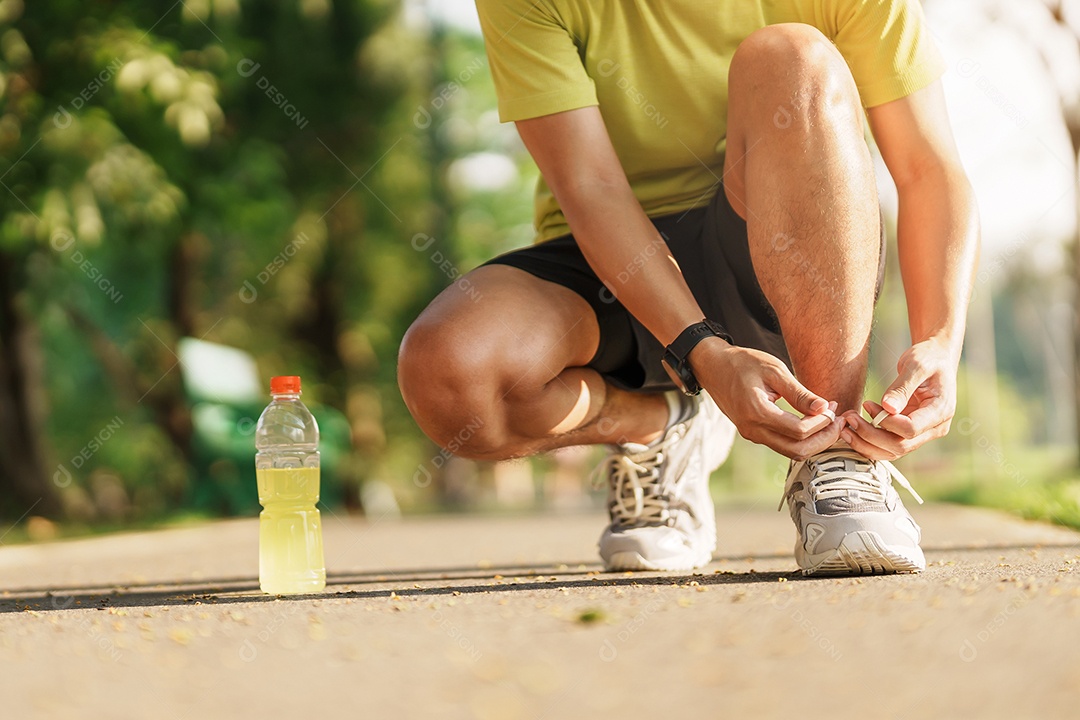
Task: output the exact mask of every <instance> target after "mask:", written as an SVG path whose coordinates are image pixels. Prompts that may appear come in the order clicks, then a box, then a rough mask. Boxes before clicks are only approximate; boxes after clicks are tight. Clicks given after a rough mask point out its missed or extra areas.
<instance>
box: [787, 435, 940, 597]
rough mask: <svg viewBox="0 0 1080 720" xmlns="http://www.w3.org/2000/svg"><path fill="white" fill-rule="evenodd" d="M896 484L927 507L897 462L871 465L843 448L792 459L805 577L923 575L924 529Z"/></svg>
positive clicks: (790, 492) (790, 486)
mask: <svg viewBox="0 0 1080 720" xmlns="http://www.w3.org/2000/svg"><path fill="white" fill-rule="evenodd" d="M893 480H896V482H898V483H899V484H900V485H901V486H902V487H904V488H905V489H907V491H908V492H910V493H911V495H912V497H914V498H915V499H916V500H918V501H919V502H920V503H922V498H920V497H919V494H918V493H916V492H915V490H914V489H913V488H912V487H911V484H910V483H909V482H908V481H907V478H905V477H904V476H903V475H902V474H901V473H900V471H899V470H897V469H896V468H895V467H893V465H892V463H889V462H885V461H883V460H879V461H876V462H875V461H873V460H868V459H867V458H865V457H864V456H862V455H861V454H859V453H858V452H855V451H854V450H852V449H851V448H850V447H848V446H847V445H846V444H843V443H838V444H836V445H834V446H833V447H831V448H829V449H828V450H825V451H824V452H821V453H818V454H817V455H814V456H813V457H810V458H807V459H806V460H801V461H798V462H795V461H792V463H791V467H790V469H789V470H788V476H787V483H786V485H785V488H784V496H783V497H782V498H781V499H780V507H779V508H777V510H779V509H780V508H782V507H783V506H784V500H787V503H788V510H789V511H790V512H791V519H792V520H793V521H794V522H795V527H796V529H797V530H798V538H797V539H796V542H795V560H796V562H798V563H799V567H800V568H802V571H803V575H876V574H883V573H896V572H904V573H907V572H919V571H921V570H925V569H926V559H925V558H924V557H923V552H922V548H920V547H919V540H920V538H921V535H922V531H921V530H920V529H919V526H918V525H917V524H916V523H915V520H914V519H912V517H911V515H910V514H909V513H908V511H907V509H906V508H904V503H902V502H901V501H900V496H899V495H898V494H897V493H896V490H895V489H893V486H892V481H893Z"/></svg>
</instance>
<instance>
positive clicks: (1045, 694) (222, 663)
mask: <svg viewBox="0 0 1080 720" xmlns="http://www.w3.org/2000/svg"><path fill="white" fill-rule="evenodd" d="M912 512H913V514H914V515H915V516H916V519H917V520H918V521H919V522H920V523H921V524H922V526H923V530H924V548H925V549H926V551H927V553H926V554H927V559H928V562H929V563H930V567H929V568H928V570H927V571H926V572H925V573H924V574H922V575H918V576H895V577H875V578H861V579H809V580H807V579H802V578H801V577H799V576H797V575H795V574H793V571H794V569H795V565H794V561H793V560H792V557H791V542H792V540H793V538H794V530H793V528H792V527H791V525H790V521H789V520H788V518H787V514H786V513H777V512H773V511H772V509H771V508H769V509H765V508H763V507H751V508H742V507H738V508H726V509H723V510H721V512H720V514H719V517H718V526H719V528H720V529H719V535H720V546H719V548H718V551H717V554H716V556H715V558H714V562H713V563H712V564H711V565H710V566H709V567H707V568H705V569H704V570H702V571H701V572H700V573H695V574H674V575H670V574H659V573H635V574H617V575H612V574H603V573H600V572H598V570H599V567H598V566H597V564H596V556H595V549H594V548H595V542H596V538H597V536H598V535H599V532H600V530H601V528H602V526H603V522H604V519H603V517H602V516H600V515H597V514H592V513H587V514H569V515H539V516H536V515H530V516H521V517H510V516H500V517H460V516H459V517H445V516H443V517H416V518H407V519H404V520H400V521H390V520H385V521H381V522H380V521H377V520H376V521H370V520H365V519H360V518H346V517H339V516H335V515H332V514H325V515H324V518H325V519H324V526H325V543H326V555H327V566H328V570H329V576H330V584H329V586H328V587H327V592H326V593H325V594H322V595H318V596H311V597H303V598H286V599H275V598H270V597H266V596H264V595H262V594H261V593H259V592H258V587H257V586H258V583H257V579H256V576H257V521H255V520H236V521H226V522H216V523H210V524H206V525H203V526H198V527H190V528H183V529H175V530H164V531H156V532H146V533H130V534H119V535H112V536H105V537H99V538H92V539H85V540H76V541H67V542H57V543H51V544H43V545H25V546H15V547H0V702H2V704H0V707H2V708H3V710H2V711H0V718H4V719H5V720H6V719H8V718H11V719H12V720H16V719H18V720H21V719H23V718H95V719H97V718H109V719H113V718H115V719H118V720H122V719H126V718H132V719H135V718H137V719H139V720H143V719H145V718H163V719H165V720H188V719H191V720H195V719H198V720H204V719H209V718H248V717H252V718H257V717H265V718H288V717H300V716H301V715H304V716H310V717H364V716H369V715H372V714H379V715H381V714H393V715H395V716H398V717H405V718H413V717H417V718H428V717H439V718H443V717H447V718H480V719H484V720H486V719H489V718H490V719H495V718H564V717H568V718H576V717H666V716H671V715H674V714H679V713H686V712H693V713H694V714H695V715H699V716H703V717H725V718H727V717H731V718H759V717H785V718H791V717H798V718H813V717H836V718H843V717H871V718H896V719H901V718H912V719H914V718H953V717H956V718H960V717H963V718H969V717H971V718H998V717H1000V718H1029V717H1030V718H1074V717H1077V716H1080V710H1078V708H1080V534H1078V533H1074V532H1072V531H1069V530H1066V529H1062V528H1057V527H1051V526H1048V525H1043V524H1038V523H1029V522H1024V521H1021V520H1018V519H1015V518H1012V517H1009V516H1006V515H1004V514H1001V513H997V512H991V511H987V510H978V509H971V508H960V507H952V506H942V505H939V506H928V507H919V508H914V509H913V510H912Z"/></svg>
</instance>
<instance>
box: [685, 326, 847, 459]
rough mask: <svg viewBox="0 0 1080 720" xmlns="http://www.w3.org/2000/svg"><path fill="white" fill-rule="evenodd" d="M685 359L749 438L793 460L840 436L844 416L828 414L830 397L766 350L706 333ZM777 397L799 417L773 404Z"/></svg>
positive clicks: (832, 405) (832, 408)
mask: <svg viewBox="0 0 1080 720" xmlns="http://www.w3.org/2000/svg"><path fill="white" fill-rule="evenodd" d="M690 364H691V366H692V367H693V368H694V374H695V375H696V376H697V379H698V382H700V383H701V385H702V387H704V388H705V389H706V390H708V391H709V395H711V396H712V399H713V400H714V401H715V402H716V404H717V405H718V406H719V407H720V409H721V410H723V411H724V414H725V415H727V416H728V418H730V419H731V421H732V422H733V423H735V427H736V428H738V429H739V434H740V435H742V436H743V437H744V438H746V439H747V440H749V441H751V442H755V443H759V444H761V445H767V446H768V447H770V448H772V449H773V450H775V451H776V452H778V453H780V454H781V455H785V456H787V457H789V458H793V459H796V460H798V459H801V458H805V457H809V456H810V455H813V454H815V453H819V452H821V451H822V450H825V449H826V448H828V447H829V446H830V445H832V444H833V443H835V442H836V441H837V440H838V439H839V437H840V429H841V428H842V427H843V424H844V420H843V418H842V417H840V418H836V417H835V416H834V415H833V413H834V412H835V411H836V403H834V402H829V401H828V400H826V399H825V398H821V397H818V396H817V395H815V394H814V393H812V392H810V391H809V390H807V389H806V388H805V387H803V386H802V384H800V383H799V381H798V380H796V379H795V376H794V375H792V374H791V371H790V370H788V368H787V366H786V365H784V363H782V362H781V361H780V360H778V359H777V358H775V357H773V356H772V355H770V354H768V353H764V352H761V351H759V350H751V349H749V348H741V347H732V346H731V345H728V344H727V343H725V342H724V341H722V340H720V339H718V338H717V339H708V340H703V341H702V342H700V343H699V344H698V345H697V347H695V348H694V350H693V351H692V352H691V353H690ZM780 398H784V399H785V400H787V401H788V403H790V404H791V406H792V407H793V408H795V409H796V410H797V411H799V412H801V413H803V415H804V416H805V417H802V418H800V417H798V416H796V415H793V414H791V413H789V412H786V411H784V410H781V409H780V408H779V407H777V405H776V402H777V401H778V400H779V399H780Z"/></svg>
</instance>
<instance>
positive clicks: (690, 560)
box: [604, 551, 712, 572]
mask: <svg viewBox="0 0 1080 720" xmlns="http://www.w3.org/2000/svg"><path fill="white" fill-rule="evenodd" d="M710 562H712V553H708V554H707V555H703V556H698V557H685V556H684V557H673V558H668V559H665V560H660V561H656V560H646V559H645V558H644V557H642V555H641V553H636V552H633V551H627V552H617V553H613V554H612V555H611V557H609V558H608V559H607V560H605V561H604V570H606V571H607V572H621V571H627V570H639V571H640V570H645V571H652V572H671V571H677V570H696V569H697V568H700V567H705V566H706V565H708V564H709V563H710Z"/></svg>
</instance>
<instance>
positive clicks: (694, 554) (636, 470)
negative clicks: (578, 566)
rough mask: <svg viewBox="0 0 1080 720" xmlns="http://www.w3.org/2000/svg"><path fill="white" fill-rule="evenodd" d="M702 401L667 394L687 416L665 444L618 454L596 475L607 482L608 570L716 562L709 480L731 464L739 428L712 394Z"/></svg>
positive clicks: (604, 554)
mask: <svg viewBox="0 0 1080 720" xmlns="http://www.w3.org/2000/svg"><path fill="white" fill-rule="evenodd" d="M680 398H681V399H680ZM699 398H700V400H699V399H692V398H685V396H682V395H681V394H680V393H668V395H667V399H668V403H669V407H674V408H678V406H676V405H674V403H681V404H682V410H681V412H676V413H675V416H676V421H675V422H674V424H672V426H671V427H670V428H668V430H667V431H666V432H665V433H664V435H663V437H662V438H660V439H659V440H658V441H656V442H655V443H653V444H652V445H640V444H637V443H627V444H626V445H621V446H616V448H615V451H614V452H613V453H612V454H611V455H609V456H608V457H607V458H605V459H604V461H603V462H602V463H601V464H600V466H599V467H598V468H597V469H596V472H597V473H605V474H606V475H607V479H608V513H609V515H610V516H611V524H610V525H609V526H608V527H607V528H606V529H605V530H604V533H603V535H601V536H600V557H601V558H602V559H603V561H604V567H605V568H606V569H607V570H610V571H615V570H692V569H694V568H698V567H701V566H703V565H707V564H708V563H709V561H710V560H712V552H713V550H714V549H715V548H716V510H715V508H714V507H713V501H712V496H711V495H710V494H709V475H710V474H711V473H712V471H713V470H715V469H716V468H718V467H720V465H721V464H722V463H723V462H724V460H725V459H727V456H728V453H729V452H730V451H731V445H732V443H733V442H734V439H735V426H734V425H733V424H732V422H731V421H730V420H728V418H727V416H726V415H724V414H723V413H722V412H721V411H720V408H718V407H717V406H716V403H714V402H713V401H712V398H710V397H709V396H708V394H706V393H702V394H701V395H700V396H699Z"/></svg>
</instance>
